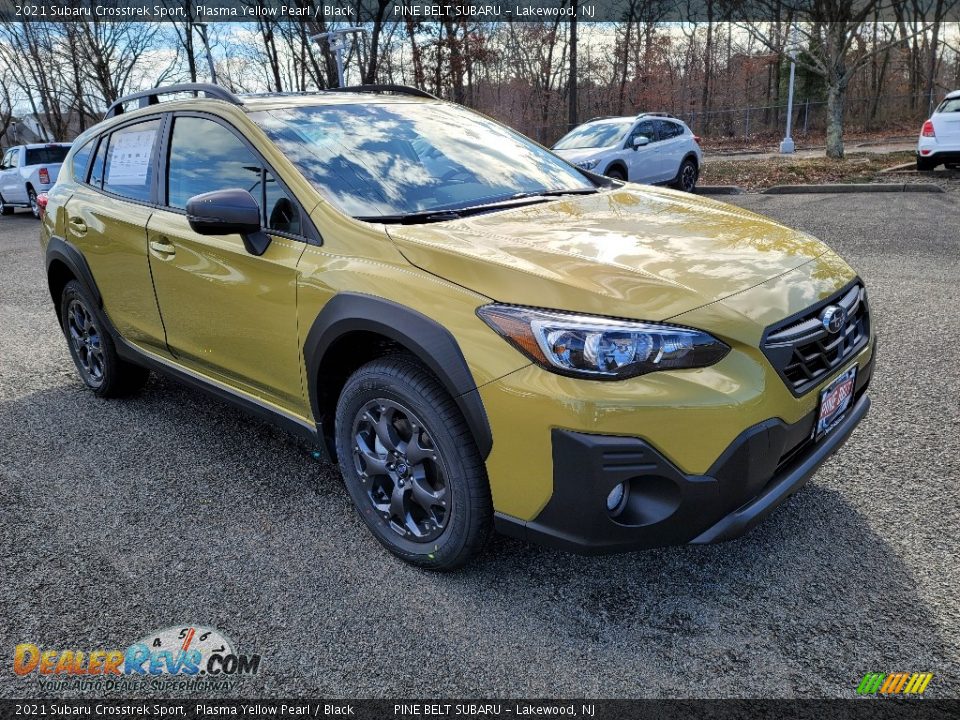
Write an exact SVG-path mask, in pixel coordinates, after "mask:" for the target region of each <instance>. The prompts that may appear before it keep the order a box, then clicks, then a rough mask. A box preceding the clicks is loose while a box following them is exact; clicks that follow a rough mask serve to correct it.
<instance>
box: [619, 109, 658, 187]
mask: <svg viewBox="0 0 960 720" xmlns="http://www.w3.org/2000/svg"><path fill="white" fill-rule="evenodd" d="M640 136H644V137H646V138H647V139H648V140H649V141H650V142H649V143H648V144H647V145H641V146H640V147H636V148H635V147H634V145H633V142H634V139H635V138H637V137H640ZM626 149H627V153H626V155H627V157H626V163H627V169H628V170H629V177H628V178H627V179H628V180H630V182H636V183H654V182H657V179H658V178H659V177H660V175H661V174H662V170H661V168H660V158H659V155H658V145H657V128H656V125H655V124H654V122H653V120H641V121H640V122H638V123H637V124H636V126H635V127H634V128H633V130H632V131H631V132H630V134H629V135H628V136H627V143H626Z"/></svg>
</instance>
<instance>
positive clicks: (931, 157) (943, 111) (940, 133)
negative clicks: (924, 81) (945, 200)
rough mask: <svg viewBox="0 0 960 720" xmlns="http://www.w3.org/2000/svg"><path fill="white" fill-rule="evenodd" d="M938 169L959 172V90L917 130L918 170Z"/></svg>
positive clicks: (947, 98)
mask: <svg viewBox="0 0 960 720" xmlns="http://www.w3.org/2000/svg"><path fill="white" fill-rule="evenodd" d="M937 165H946V166H947V167H948V168H951V169H954V170H955V169H957V168H960V90H954V91H953V92H952V93H949V94H948V95H947V96H946V97H945V98H944V99H943V102H942V103H940V105H939V106H937V109H936V110H935V111H934V112H933V115H931V116H930V119H929V120H927V121H926V122H925V123H923V128H922V129H921V130H920V139H919V141H918V142H917V170H933V169H934V168H935V167H937Z"/></svg>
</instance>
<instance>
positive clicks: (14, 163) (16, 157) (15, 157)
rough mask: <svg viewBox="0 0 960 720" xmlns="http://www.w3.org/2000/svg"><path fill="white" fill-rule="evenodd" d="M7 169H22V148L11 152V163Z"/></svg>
mask: <svg viewBox="0 0 960 720" xmlns="http://www.w3.org/2000/svg"><path fill="white" fill-rule="evenodd" d="M7 167H11V168H15V167H20V148H14V149H13V150H11V151H10V162H8V163H7Z"/></svg>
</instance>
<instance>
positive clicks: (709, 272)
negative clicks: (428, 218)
mask: <svg viewBox="0 0 960 720" xmlns="http://www.w3.org/2000/svg"><path fill="white" fill-rule="evenodd" d="M388 232H389V234H390V236H391V237H392V238H393V240H394V242H395V243H396V245H397V247H398V249H399V250H400V252H402V253H403V254H404V256H405V257H406V258H407V259H408V260H409V261H410V262H411V263H412V264H414V265H416V266H417V267H419V268H421V269H423V270H426V271H427V272H430V273H433V274H435V275H437V276H439V277H442V278H445V279H446V280H449V281H451V282H454V283H457V284H459V285H462V286H463V287H466V288H469V289H470V290H473V291H474V292H478V293H480V294H482V295H485V296H487V297H489V298H491V299H493V300H497V301H499V302H505V303H512V304H516V305H528V306H534V307H545V308H553V309H559V310H568V311H574V312H587V313H595V314H600V315H609V316H618V317H627V318H638V319H647V320H666V319H668V318H671V317H673V316H675V315H678V314H680V313H683V312H687V311H689V310H692V309H694V308H697V307H700V306H702V305H705V304H707V303H711V302H715V301H717V300H720V299H722V298H725V297H727V296H729V295H733V294H735V293H738V292H742V291H743V290H746V289H748V288H751V287H754V286H756V285H759V284H760V283H763V282H765V281H767V280H770V279H771V278H774V277H777V276H778V275H782V274H784V273H786V272H789V271H791V270H793V269H795V268H798V267H800V266H801V265H804V264H805V263H808V262H810V261H811V260H813V259H815V258H817V257H819V256H821V255H823V254H824V253H825V252H826V251H827V247H826V246H825V245H824V244H823V243H821V242H820V241H818V240H816V239H814V238H812V237H810V236H809V235H806V234H803V233H800V232H797V231H795V230H791V229H789V228H787V227H784V226H783V225H780V224H778V223H775V222H773V221H771V220H768V219H766V218H763V217H761V216H759V215H756V214H754V213H751V212H748V211H746V210H742V209H740V208H737V207H734V206H731V205H725V204H722V203H718V202H714V201H712V200H706V199H704V198H699V197H696V196H694V195H689V194H685V193H680V192H676V191H673V190H666V189H662V188H652V187H641V186H637V185H626V186H624V187H622V188H618V189H614V190H609V191H605V192H600V193H597V194H595V195H584V196H568V197H564V198H560V199H557V200H554V201H551V202H547V203H540V204H535V205H527V206H523V207H520V208H516V209H511V210H501V211H497V212H492V213H488V214H485V215H477V216H473V217H468V218H463V219H459V220H453V221H446V222H441V223H433V224H428V225H409V226H408V225H392V226H389V227H388Z"/></svg>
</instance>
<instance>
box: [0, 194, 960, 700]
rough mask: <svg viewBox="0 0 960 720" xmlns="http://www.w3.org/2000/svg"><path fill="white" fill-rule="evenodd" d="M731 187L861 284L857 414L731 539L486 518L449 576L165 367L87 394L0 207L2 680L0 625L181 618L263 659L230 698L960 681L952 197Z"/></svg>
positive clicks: (126, 624) (324, 472)
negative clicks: (120, 395) (882, 675)
mask: <svg viewBox="0 0 960 720" xmlns="http://www.w3.org/2000/svg"><path fill="white" fill-rule="evenodd" d="M733 199H734V201H735V202H737V203H738V204H740V205H743V206H745V207H749V208H751V209H753V210H757V211H760V212H763V213H766V214H769V215H771V216H773V217H775V218H778V219H780V220H782V221H784V222H787V223H789V224H792V225H794V226H797V227H800V228H803V229H805V230H808V231H810V232H812V233H814V234H816V235H818V236H820V237H821V238H823V239H825V240H827V241H828V242H829V243H830V244H831V245H832V246H833V247H834V248H835V249H837V250H838V251H839V252H840V253H841V254H842V255H843V256H844V257H846V258H847V260H848V261H850V262H851V263H852V264H853V265H854V266H855V267H856V268H858V270H859V271H860V272H861V274H862V276H863V278H864V279H865V281H866V282H867V284H868V287H869V291H870V296H871V301H872V308H873V316H874V317H875V318H876V319H877V322H878V323H879V329H880V332H881V334H882V339H881V349H880V358H879V367H878V371H877V374H876V376H875V379H874V381H873V385H872V395H873V400H874V405H873V408H872V410H871V413H870V415H869V416H868V418H867V419H866V421H865V422H864V423H863V424H862V425H861V426H860V428H859V429H858V430H857V431H856V432H855V434H854V436H853V437H852V439H851V440H850V442H849V443H848V444H847V445H846V447H845V448H844V449H843V450H842V451H841V454H840V455H839V456H836V457H834V458H833V459H832V460H831V461H829V462H828V464H826V465H825V466H824V467H823V468H822V469H821V470H820V471H819V473H818V474H817V475H816V476H815V477H814V479H813V481H812V482H811V484H810V485H808V486H807V487H806V488H805V489H804V490H803V491H801V492H800V493H798V494H797V495H795V496H794V497H793V498H792V499H791V500H790V501H789V502H788V503H787V504H786V505H785V506H784V507H782V508H780V509H779V510H778V511H777V512H776V513H775V514H774V515H773V516H771V517H770V518H769V519H768V520H767V521H766V522H764V523H763V524H762V525H761V526H759V527H758V528H756V529H755V530H754V531H753V532H752V533H750V534H749V535H748V536H746V537H744V538H742V539H740V540H737V541H734V542H730V543H727V544H723V545H716V546H706V547H700V546H691V547H679V548H668V549H663V550H655V551H648V552H643V553H636V554H630V555H620V556H610V557H601V558H583V557H578V556H572V555H567V554H563V553H560V552H556V551H552V550H546V549H542V548H539V547H536V546H533V545H527V544H524V543H521V542H517V541H514V540H510V539H506V538H496V539H495V540H494V542H493V543H492V544H491V547H490V548H489V550H488V552H487V553H486V554H485V555H484V556H483V557H482V558H481V560H480V561H479V562H478V563H476V564H475V565H473V566H471V567H470V568H468V569H467V570H465V571H462V572H460V573H458V574H449V575H435V574H429V573H425V572H422V571H418V570H415V569H412V568H410V567H407V566H405V565H403V564H402V563H400V562H399V561H396V560H394V559H393V558H392V557H391V556H389V555H387V554H386V553H385V552H384V551H383V550H381V548H380V546H379V545H378V544H377V543H376V542H374V541H373V539H372V538H371V537H370V536H369V535H368V533H367V531H366V529H365V527H364V526H363V524H362V523H361V521H360V520H359V519H358V518H357V516H356V515H355V513H354V511H353V509H352V507H351V505H350V504H349V499H348V498H347V496H346V493H345V491H344V490H343V489H342V486H341V482H340V479H339V476H338V474H337V472H336V470H335V469H334V468H331V467H330V466H327V465H324V464H321V463H319V462H318V461H316V460H314V459H313V458H312V457H311V455H310V454H309V453H308V452H307V451H306V449H305V448H303V447H301V446H300V445H298V443H297V442H296V441H295V440H294V439H292V438H291V437H289V436H287V435H285V434H283V433H282V432H280V431H277V430H275V429H273V428H272V427H270V426H267V425H265V424H263V423H261V422H260V421H258V420H255V419H252V418H251V417H249V416H246V415H244V414H243V413H241V412H239V411H237V410H234V409H233V408H231V407H227V406H225V405H223V404H220V403H219V402H218V401H215V400H211V399H209V398H207V397H204V396H201V395H198V394H196V393H195V392H193V391H190V390H187V389H184V388H183V387H181V386H179V385H177V384H175V383H173V382H171V381H168V380H165V379H162V378H154V379H152V380H151V382H150V384H149V385H148V387H147V388H146V390H145V391H144V392H143V394H141V395H140V396H139V397H136V398H133V399H130V400H125V401H100V400H97V399H95V398H94V397H93V396H92V395H91V394H90V393H88V392H87V391H85V390H84V389H83V388H82V387H81V385H80V382H79V380H78V379H77V378H76V377H75V374H74V369H73V366H72V363H71V361H70V358H69V355H68V353H67V350H66V345H65V343H64V340H63V337H62V335H61V334H60V331H59V329H58V327H57V324H56V319H55V315H54V312H53V309H52V307H51V304H50V300H49V297H48V294H47V289H46V283H45V279H44V277H43V269H42V261H41V258H40V254H39V250H38V245H37V223H36V222H35V221H34V220H33V219H32V218H30V217H29V216H27V215H25V214H22V213H19V214H17V215H16V216H15V217H12V218H11V217H4V218H0V554H2V583H0V617H2V618H3V621H2V622H0V656H2V657H4V658H5V659H4V660H3V662H2V664H0V695H2V696H5V697H25V696H31V695H36V694H39V693H40V692H41V691H40V690H39V689H38V687H37V684H36V679H35V677H34V678H33V679H24V678H19V677H16V676H15V675H14V674H13V672H12V669H11V665H10V658H11V657H12V654H13V648H14V646H15V645H16V644H18V643H22V642H33V643H37V644H38V645H41V646H44V647H49V648H78V649H80V648H82V649H86V648H124V647H126V646H127V645H129V644H130V643H132V642H134V641H136V640H137V639H139V638H141V637H143V636H145V635H146V634H147V633H148V632H149V631H151V630H155V629H158V628H164V627H168V626H172V625H180V624H191V623H198V624H200V625H205V626H210V627H215V628H218V629H219V630H221V631H222V632H223V633H225V634H226V635H227V636H229V637H230V638H232V639H233V641H234V644H235V645H236V647H237V648H238V649H241V650H242V651H244V652H247V653H259V654H260V655H261V656H262V663H261V666H260V670H259V673H258V674H257V675H256V676H253V677H249V678H246V679H243V680H242V681H239V682H238V685H237V686H236V688H234V689H233V690H231V691H229V692H224V693H219V694H220V695H221V696H226V697H230V696H248V697H253V696H261V697H262V696H279V697H294V696H300V695H325V696H330V697H342V698H357V697H396V696H409V697H431V696H447V697H466V696H474V697H477V696H482V697H531V696H532V697H557V696H559V697H651V696H654V697H656V696H668V697H723V696H735V697H821V696H825V697H852V696H853V694H854V689H855V688H856V685H857V684H858V682H859V680H860V678H861V677H862V676H863V675H864V673H866V672H893V671H925V672H933V673H934V674H935V677H934V679H933V681H932V682H931V684H930V686H929V688H928V690H927V693H926V694H927V695H928V696H934V697H947V696H958V695H960V680H958V677H960V675H958V672H960V640H958V638H960V601H958V597H957V588H958V587H960V561H958V560H960V533H958V528H960V510H958V498H960V439H958V438H960V371H958V367H960V315H958V308H960V251H958V241H960V238H958V234H957V227H958V221H960V193H957V192H951V193H946V194H942V195H932V194H931V195H924V194H899V193H898V194H864V195H806V196H763V195H747V196H741V197H737V198H733ZM170 694H171V695H172V696H183V695H184V694H185V693H183V692H177V691H173V692H171V693H170Z"/></svg>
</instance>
